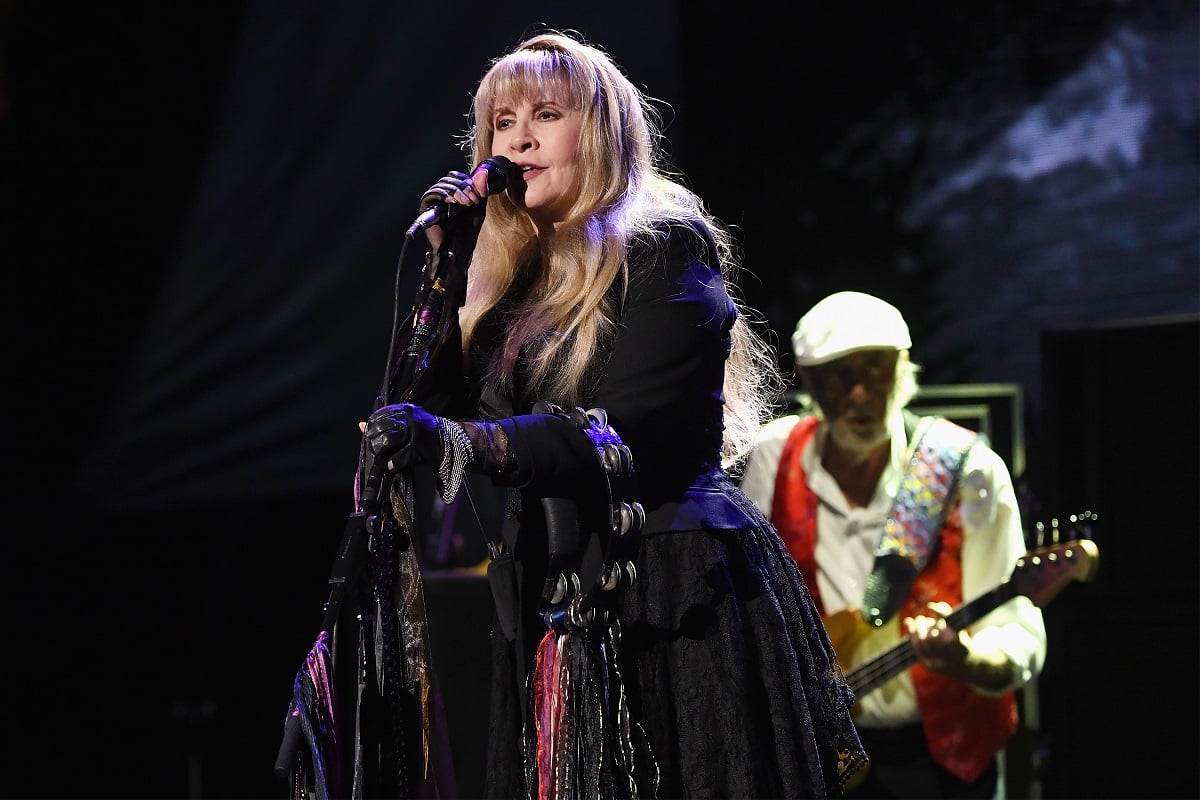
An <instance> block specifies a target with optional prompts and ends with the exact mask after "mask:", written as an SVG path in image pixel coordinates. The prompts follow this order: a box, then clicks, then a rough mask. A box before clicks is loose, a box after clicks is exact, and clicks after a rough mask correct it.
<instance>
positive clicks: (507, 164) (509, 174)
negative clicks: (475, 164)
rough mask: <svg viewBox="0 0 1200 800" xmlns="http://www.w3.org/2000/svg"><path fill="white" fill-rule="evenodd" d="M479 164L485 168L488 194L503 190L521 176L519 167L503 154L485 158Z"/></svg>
mask: <svg viewBox="0 0 1200 800" xmlns="http://www.w3.org/2000/svg"><path fill="white" fill-rule="evenodd" d="M480 166H481V167H483V168H484V169H485V170H487V191H488V194H496V193H497V192H503V191H504V190H505V189H507V188H508V186H509V185H510V184H512V183H515V182H516V181H518V180H520V178H521V170H520V168H519V167H518V166H517V165H516V164H514V163H512V162H511V161H509V160H508V159H507V158H505V157H504V156H492V157H491V158H485V159H484V160H483V163H481V164H480Z"/></svg>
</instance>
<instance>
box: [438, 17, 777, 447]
mask: <svg viewBox="0 0 1200 800" xmlns="http://www.w3.org/2000/svg"><path fill="white" fill-rule="evenodd" d="M547 94H549V95H550V96H552V97H553V98H554V99H555V100H556V101H557V102H559V103H561V104H562V105H564V106H566V107H569V108H572V109H575V110H579V111H580V112H581V113H582V123H583V124H582V127H581V133H580V142H579V153H578V161H579V164H580V165H581V167H582V169H581V170H580V171H579V175H580V176H581V177H580V185H579V186H578V187H576V188H577V190H578V196H577V199H576V201H575V203H574V205H573V206H572V207H571V209H570V210H569V211H568V213H567V216H566V218H565V219H564V220H563V221H562V223H561V224H560V225H559V226H558V227H557V228H556V230H555V231H553V233H550V232H547V231H542V236H543V240H542V241H539V238H538V231H537V230H536V229H535V227H534V224H533V221H532V220H531V219H530V217H529V216H528V214H527V213H526V212H525V211H524V210H522V209H520V208H519V207H517V206H516V205H515V204H514V203H513V202H512V201H511V199H509V197H508V196H507V195H506V194H505V193H500V194H496V195H493V196H492V197H491V198H489V200H488V206H487V215H486V218H485V220H484V224H483V227H482V229H481V230H480V234H479V239H478V242H477V244H476V247H475V251H474V254H473V256H472V262H471V271H470V281H471V286H470V292H469V293H468V303H467V305H466V306H465V307H464V308H463V310H462V314H461V327H462V331H463V342H464V347H465V348H466V349H467V350H468V352H469V350H470V342H471V339H472V336H473V335H474V333H475V332H476V328H477V326H478V325H479V323H480V321H481V319H482V317H483V316H484V314H485V313H486V312H487V311H489V310H491V309H492V308H494V307H495V306H497V305H498V304H500V302H501V301H502V300H503V299H504V298H505V296H506V295H507V294H508V293H509V291H510V289H512V287H513V285H514V282H516V281H521V283H522V284H523V285H526V286H528V293H527V295H526V297H525V299H524V300H523V301H522V302H521V304H520V305H519V306H517V307H516V308H514V309H512V310H511V313H509V314H508V315H507V316H506V318H505V320H504V322H505V330H506V333H505V339H504V341H503V343H502V345H501V346H500V350H499V353H498V354H497V356H496V357H494V358H493V360H492V361H491V362H490V363H489V364H488V366H487V373H486V375H485V379H486V380H488V381H490V382H493V383H495V384H497V385H499V386H500V387H502V388H509V389H511V387H512V384H513V373H514V371H515V369H516V365H517V361H518V356H519V355H520V356H523V357H524V359H525V365H524V366H525V369H526V373H525V376H526V378H527V380H528V381H529V388H530V391H531V392H532V394H533V396H536V397H538V398H540V399H546V400H549V401H551V402H554V403H556V404H558V405H561V406H564V407H567V408H571V407H574V406H576V405H578V404H580V403H582V402H584V398H583V396H582V395H583V394H584V393H585V392H586V391H587V390H588V387H586V386H585V385H584V384H585V380H586V379H587V378H588V376H589V370H590V368H591V367H592V366H593V364H594V361H595V359H596V358H597V357H598V356H599V355H600V354H601V352H602V349H603V347H602V346H603V345H604V343H605V342H607V341H608V340H609V339H610V338H611V337H612V335H613V334H614V333H615V329H616V325H617V321H618V320H617V316H618V314H619V313H620V309H619V308H617V307H615V302H619V301H614V299H613V298H611V297H610V296H609V292H608V290H609V288H610V287H611V286H612V285H613V283H614V282H615V281H616V280H617V279H618V278H622V279H623V280H624V285H625V286H628V285H629V278H630V275H629V274H628V273H629V264H628V263H627V261H626V252H627V247H628V245H629V244H630V242H631V241H632V239H633V238H634V237H635V236H655V237H660V238H661V237H663V236H665V228H664V226H661V225H656V223H661V222H663V221H668V220H669V221H676V222H678V221H681V220H691V221H693V222H695V223H698V224H700V225H702V226H703V227H705V228H707V229H708V230H709V231H710V232H711V234H712V237H713V239H714V241H715V243H716V246H717V254H718V258H719V260H720V270H721V274H722V276H723V277H724V278H725V283H726V288H727V290H728V291H729V293H730V296H731V297H733V299H734V303H735V304H736V305H737V307H738V311H739V313H738V316H737V320H736V322H735V323H734V326H733V331H732V352H731V353H730V356H729V359H728V361H727V363H726V365H725V383H724V392H725V433H724V446H723V449H722V463H723V465H725V466H727V467H728V466H732V465H734V464H735V463H737V462H738V461H739V460H740V459H741V458H743V457H744V456H745V454H746V453H747V452H748V449H749V447H750V444H751V443H752V441H753V437H754V435H755V433H756V432H757V430H758V428H759V426H760V425H761V424H762V423H763V422H764V421H765V420H766V419H768V418H769V413H770V411H771V409H772V404H773V403H774V401H775V399H776V397H777V396H778V393H779V392H780V391H781V390H782V386H783V383H782V378H781V376H780V375H779V372H778V364H777V361H776V358H775V353H774V350H773V349H772V348H771V347H770V346H769V345H768V344H767V342H766V341H765V340H764V339H763V338H762V337H761V336H759V335H758V334H757V333H756V332H755V331H754V330H753V329H752V328H751V326H750V322H749V318H750V314H751V312H750V311H749V310H748V309H747V308H745V307H744V306H743V304H742V303H741V301H740V299H739V297H738V296H737V295H736V293H735V291H734V290H735V287H734V285H733V277H734V275H735V272H736V270H737V267H738V265H737V259H736V256H735V248H734V245H733V242H732V238H731V236H730V234H729V232H728V231H727V230H726V228H725V227H724V226H723V225H721V224H720V223H719V222H718V221H717V220H716V219H715V218H713V217H712V216H711V215H710V214H709V213H708V212H707V211H706V209H705V207H704V204H703V201H702V200H701V199H700V198H699V196H697V195H696V194H695V193H694V192H692V191H691V190H690V189H688V188H687V187H686V186H684V185H683V184H682V183H681V182H680V180H678V179H676V177H675V175H674V174H673V173H671V172H670V171H669V169H668V168H667V167H666V165H665V158H664V156H663V154H662V150H661V142H662V133H661V120H660V117H659V114H658V112H657V110H656V109H655V108H654V107H653V106H652V105H651V104H650V101H649V99H648V98H647V97H646V96H645V95H644V94H642V92H640V91H639V90H638V89H637V88H636V87H635V86H634V85H633V84H632V83H631V82H630V81H629V79H628V78H626V77H625V75H624V73H623V72H622V71H621V69H620V68H619V67H618V66H617V65H616V64H615V63H614V62H613V61H612V59H611V58H610V57H609V56H608V54H607V53H605V52H604V51H603V50H601V49H600V48H599V47H597V46H595V45H591V44H588V43H585V42H584V41H582V40H581V39H579V38H576V37H575V36H572V35H568V34H566V33H562V32H557V31H551V32H547V33H543V34H539V35H537V36H534V37H533V38H530V39H528V40H526V41H525V42H523V43H521V44H519V45H517V47H516V48H515V49H513V50H512V51H511V52H510V53H508V54H507V55H504V56H501V57H500V58H498V59H496V60H495V61H494V62H492V64H491V66H490V67H489V69H488V70H487V72H486V73H485V74H484V76H483V78H482V79H481V80H480V82H479V85H478V87H477V90H476V93H475V98H474V104H473V107H472V109H471V113H470V116H469V121H470V133H469V138H468V139H467V141H466V142H465V144H464V149H465V148H466V147H470V150H471V154H470V163H471V164H478V163H479V162H480V161H482V160H483V159H485V158H487V157H489V156H491V155H492V139H493V134H494V131H493V128H492V120H493V119H494V110H495V109H496V107H497V106H500V105H515V104H519V103H521V102H522V101H529V100H533V101H538V100H542V99H545V97H546V96H547ZM548 332H549V333H548Z"/></svg>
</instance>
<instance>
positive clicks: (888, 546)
mask: <svg viewBox="0 0 1200 800" xmlns="http://www.w3.org/2000/svg"><path fill="white" fill-rule="evenodd" d="M904 428H905V432H906V434H907V435H908V439H909V441H910V442H911V441H913V440H914V438H915V444H912V445H911V446H910V448H909V452H910V455H909V460H908V465H907V467H906V469H905V470H904V474H903V476H901V479H900V489H899V491H898V492H897V493H896V497H895V499H894V500H893V501H892V509H891V511H890V512H889V514H888V520H887V522H886V523H885V524H884V527H883V534H882V535H881V536H880V539H879V544H878V546H877V547H876V548H875V567H874V569H873V570H872V571H871V574H870V575H868V576H867V583H866V590H865V592H864V593H863V604H862V608H863V619H864V620H865V621H866V622H867V624H868V625H871V626H872V627H882V626H883V625H884V624H886V623H887V621H888V620H890V619H891V618H892V617H893V616H895V614H896V612H897V611H898V610H899V609H900V605H901V604H902V603H903V602H904V598H905V597H907V596H908V592H909V590H910V589H911V588H912V584H913V581H914V580H915V579H916V577H917V575H919V574H920V573H921V570H923V569H925V566H926V564H928V563H929V558H930V556H931V555H932V554H933V551H934V548H935V547H936V546H937V542H938V532H939V531H941V529H942V525H944V524H945V522H946V516H947V515H948V514H949V513H950V511H951V510H952V509H953V508H954V503H955V497H956V493H957V490H958V480H959V476H960V474H961V473H962V465H963V462H964V461H965V460H966V456H967V453H968V451H970V449H971V446H972V445H974V444H975V442H976V441H978V440H979V439H980V434H978V433H975V432H974V431H971V430H968V429H966V428H964V427H962V426H961V425H957V424H955V423H953V422H951V421H950V420H948V419H945V418H943V417H926V418H919V417H917V415H916V414H913V413H912V412H910V411H908V410H905V412H904Z"/></svg>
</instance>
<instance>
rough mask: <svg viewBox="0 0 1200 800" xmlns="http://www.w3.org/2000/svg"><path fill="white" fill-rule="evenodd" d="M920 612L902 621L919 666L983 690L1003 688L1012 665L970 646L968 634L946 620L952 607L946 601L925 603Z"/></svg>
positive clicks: (999, 656) (999, 655)
mask: <svg viewBox="0 0 1200 800" xmlns="http://www.w3.org/2000/svg"><path fill="white" fill-rule="evenodd" d="M926 609H927V610H928V612H929V613H928V616H926V615H924V614H921V615H918V616H916V617H908V618H906V619H905V620H904V626H905V630H906V631H907V632H908V640H909V642H911V643H912V648H913V653H914V654H915V655H916V656H917V660H918V661H919V662H920V664H921V666H923V667H925V669H927V670H929V671H930V672H937V673H941V674H942V675H947V676H949V677H951V678H957V679H959V680H962V681H967V682H968V683H972V684H974V685H976V686H979V687H982V688H984V689H990V690H996V689H1000V688H1002V687H1004V686H1005V685H1006V684H1008V682H1009V681H1010V680H1011V678H1012V674H1013V666H1012V663H1011V662H1009V660H1008V658H1007V657H1006V656H1005V655H1004V654H1003V653H1000V652H999V651H996V652H982V651H980V649H979V648H977V647H974V646H973V642H972V640H971V635H970V634H969V633H967V632H966V631H959V630H956V629H955V628H954V627H953V626H952V625H950V624H948V623H947V622H946V617H947V616H948V615H949V614H950V612H951V611H952V609H951V608H950V606H949V604H947V603H941V602H936V603H929V604H927V605H926Z"/></svg>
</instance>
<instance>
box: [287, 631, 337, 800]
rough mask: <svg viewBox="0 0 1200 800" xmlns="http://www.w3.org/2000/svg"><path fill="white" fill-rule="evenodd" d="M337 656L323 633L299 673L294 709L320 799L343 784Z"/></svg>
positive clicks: (327, 634) (294, 691)
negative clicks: (337, 712)
mask: <svg viewBox="0 0 1200 800" xmlns="http://www.w3.org/2000/svg"><path fill="white" fill-rule="evenodd" d="M332 676H333V655H332V653H331V652H330V650H329V632H328V631H321V633H320V634H319V635H318V636H317V641H316V642H315V643H314V644H313V646H312V649H311V650H309V652H308V656H307V657H306V658H305V659H304V666H303V667H301V669H300V671H299V672H297V673H296V681H295V685H294V688H293V697H292V710H293V713H296V714H297V715H298V716H299V718H300V725H301V727H302V728H303V730H304V738H305V740H306V741H307V742H308V752H309V755H310V757H311V761H312V765H311V766H312V783H313V792H314V793H315V795H316V800H329V798H330V797H331V796H334V795H331V794H330V789H331V788H333V789H334V790H335V791H336V790H337V789H338V788H339V787H340V786H341V785H342V783H341V772H340V764H341V753H340V751H339V742H338V737H337V727H336V726H335V724H334V712H333V705H334V696H333V681H332Z"/></svg>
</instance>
